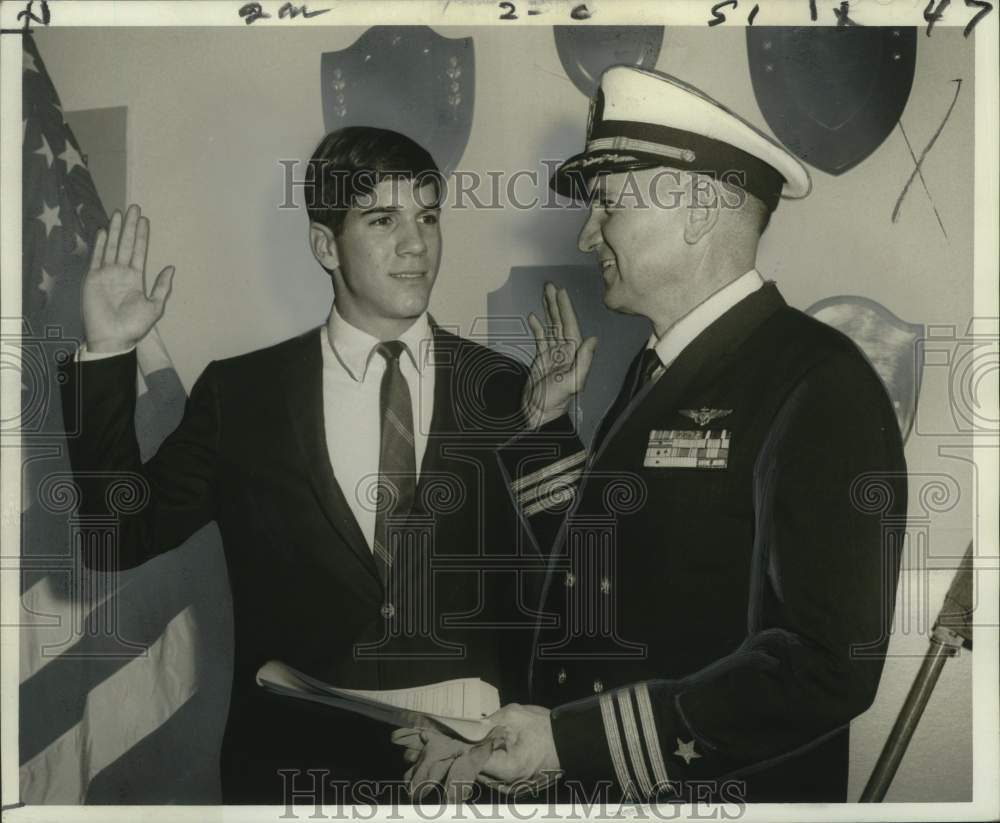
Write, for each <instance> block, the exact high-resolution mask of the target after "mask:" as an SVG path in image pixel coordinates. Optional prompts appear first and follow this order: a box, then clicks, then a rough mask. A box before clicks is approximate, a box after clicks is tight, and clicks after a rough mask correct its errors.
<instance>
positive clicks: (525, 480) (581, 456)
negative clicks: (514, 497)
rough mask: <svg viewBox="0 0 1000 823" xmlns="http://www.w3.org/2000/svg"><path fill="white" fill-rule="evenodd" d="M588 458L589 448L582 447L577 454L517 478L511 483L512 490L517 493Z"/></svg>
mask: <svg viewBox="0 0 1000 823" xmlns="http://www.w3.org/2000/svg"><path fill="white" fill-rule="evenodd" d="M586 459H587V450H586V449H580V451H578V452H576V453H575V454H571V455H570V456H569V457H564V458H563V459H562V460H557V461H556V462H555V463H550V464H549V465H548V466H544V467H543V468H541V469H539V470H538V471H533V472H532V473H531V474H526V475H525V476H524V477H522V478H520V479H519V480H515V481H513V482H512V483H511V484H510V490H511V491H512V492H514V493H515V494H517V493H518V492H520V491H522V490H524V489H526V488H527V487H528V486H533V485H535V483H540V482H541V481H542V480H545V479H546V478H547V477H551V476H552V475H554V474H560V473H562V472H564V471H566V470H567V469H572V468H573V467H574V466H578V465H579V464H580V463H583V461H584V460H586Z"/></svg>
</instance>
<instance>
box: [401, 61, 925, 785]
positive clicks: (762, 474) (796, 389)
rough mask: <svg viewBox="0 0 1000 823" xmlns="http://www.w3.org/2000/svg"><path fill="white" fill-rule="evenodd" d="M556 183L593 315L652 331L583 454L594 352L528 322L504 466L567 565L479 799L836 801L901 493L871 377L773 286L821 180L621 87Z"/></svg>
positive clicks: (568, 326)
mask: <svg viewBox="0 0 1000 823" xmlns="http://www.w3.org/2000/svg"><path fill="white" fill-rule="evenodd" d="M552 185H553V187H554V188H556V189H557V190H558V191H561V192H564V193H567V194H571V195H575V196H586V197H588V198H589V200H590V214H589V218H588V219H587V221H586V224H585V225H584V227H583V229H582V231H581V233H580V238H579V245H580V248H581V249H582V250H583V251H588V252H593V253H594V254H595V255H596V257H597V259H598V262H599V264H600V268H601V276H602V278H603V282H604V302H605V304H606V305H607V307H608V308H610V309H612V310H614V311H619V312H627V313H630V314H638V315H642V316H644V317H646V318H648V319H649V321H650V324H651V334H650V338H649V341H648V343H647V345H646V346H645V348H644V349H643V350H642V351H640V352H639V353H638V354H637V356H636V358H635V360H634V361H633V363H632V365H631V367H630V368H629V370H628V372H627V376H626V378H625V381H624V385H623V386H622V389H621V393H620V394H619V396H618V398H617V399H616V401H615V402H614V403H613V404H612V406H611V408H610V409H609V411H608V414H607V416H606V418H605V419H604V420H603V422H602V424H601V426H600V427H599V428H598V431H597V434H596V435H595V438H594V441H593V442H592V443H591V444H590V448H589V450H585V449H584V447H583V445H582V443H581V442H580V441H579V440H578V439H577V437H576V436H575V434H574V433H573V427H572V424H571V422H570V419H569V417H568V416H567V414H566V409H567V406H568V404H569V402H570V400H571V398H572V396H573V394H574V392H575V391H576V390H577V389H578V388H579V387H580V386H582V384H583V381H584V380H585V379H586V373H587V370H588V368H589V365H590V362H591V358H592V357H593V356H594V353H595V348H596V342H597V341H596V340H595V339H594V338H589V339H586V340H584V339H583V337H582V335H581V334H580V330H579V328H578V325H577V321H576V317H575V315H574V313H573V309H572V306H571V304H570V301H569V298H568V297H567V296H566V294H565V293H564V292H561V291H558V290H556V289H555V288H553V287H552V286H547V287H546V293H545V305H546V313H547V320H548V323H547V326H548V328H547V329H544V328H543V326H542V324H541V323H540V322H539V321H538V320H537V319H536V318H534V317H532V318H530V323H531V326H532V328H533V330H534V331H535V335H536V339H537V346H538V351H537V355H536V359H535V363H534V365H533V368H532V377H531V380H530V381H529V386H528V388H527V389H526V392H525V397H524V402H525V411H526V412H527V414H528V417H529V419H530V420H531V421H532V422H533V423H534V424H535V426H536V431H534V432H533V433H530V434H525V435H522V436H519V437H517V438H515V439H514V440H513V441H511V442H509V443H508V444H506V445H505V447H504V448H502V449H501V459H502V462H503V464H504V466H505V468H506V471H507V475H508V477H509V478H510V487H511V489H512V492H513V494H514V496H515V498H516V500H517V502H518V503H519V506H520V510H521V513H522V517H523V520H524V521H525V522H526V524H527V525H528V527H529V529H530V530H531V531H532V533H533V535H534V538H535V540H536V541H537V542H539V543H540V544H544V546H543V548H544V549H545V550H547V551H549V552H550V560H549V568H548V573H547V575H546V580H545V584H544V588H543V592H544V593H543V595H542V611H543V613H545V614H547V615H556V616H558V620H557V624H556V625H555V626H551V627H550V626H546V627H544V628H543V627H541V626H542V624H541V623H540V624H539V625H540V628H539V629H538V631H537V632H536V643H535V647H534V654H533V660H532V663H531V686H532V692H531V697H532V700H533V702H534V703H535V704H537V705H532V706H519V705H510V706H505V707H504V708H502V709H501V710H500V712H499V713H498V714H497V715H495V716H494V718H493V720H494V722H495V723H496V725H497V727H499V728H498V732H497V733H498V734H500V735H501V736H502V738H503V741H504V742H503V744H502V745H496V744H493V745H496V748H495V750H493V751H492V753H491V754H490V757H489V759H488V760H487V761H486V762H485V764H484V765H483V766H482V768H481V775H480V777H481V779H482V780H484V781H491V780H492V781H496V780H498V781H502V782H504V783H507V784H510V785H514V784H523V781H537V780H539V779H540V778H541V777H542V776H543V775H552V774H556V773H561V775H562V780H563V782H564V783H565V784H566V785H568V786H572V785H575V786H579V787H581V788H583V789H584V790H585V791H586V792H587V793H588V796H591V797H592V796H593V795H592V792H593V790H594V788H595V787H597V786H598V785H600V784H601V782H602V781H604V785H609V784H613V785H614V786H615V787H616V791H617V792H618V793H619V794H618V796H619V797H627V798H628V797H630V798H637V799H640V798H652V797H664V796H666V797H678V796H679V797H680V798H682V799H687V800H694V799H704V798H705V797H707V796H710V797H714V798H715V799H717V800H719V799H721V800H724V801H725V800H728V801H734V800H736V801H739V800H745V801H748V802H775V801H800V802H802V801H825V802H829V801H845V800H846V794H847V775H848V750H849V749H848V746H849V724H850V722H851V720H852V719H853V718H855V717H857V716H858V715H859V714H861V713H862V712H864V711H865V710H866V709H867V708H868V707H869V706H870V705H871V703H872V700H873V699H874V697H875V693H876V690H877V688H878V683H879V678H880V674H881V669H882V657H883V655H884V651H885V648H886V644H887V634H888V627H889V625H890V623H891V618H892V610H893V601H894V596H895V588H896V578H897V574H898V557H897V555H896V553H895V551H894V547H895V546H896V545H897V541H898V540H899V538H900V536H901V534H902V530H903V529H904V524H905V512H906V479H905V463H904V458H903V449H902V442H901V437H900V432H899V430H898V426H897V423H896V418H895V416H894V414H893V409H892V406H891V404H890V402H889V399H888V397H887V395H886V392H885V390H884V387H883V385H882V383H881V382H880V379H879V377H878V376H877V375H876V373H875V372H874V371H873V369H872V368H871V366H870V365H869V363H868V362H867V360H866V359H865V357H864V356H863V355H862V354H861V352H860V351H859V350H858V349H857V348H856V347H855V346H854V344H853V343H852V342H851V341H850V340H849V339H847V338H846V337H844V336H843V335H841V334H840V333H839V332H837V331H835V330H833V329H831V328H829V327H827V326H825V325H823V324H822V323H819V322H817V321H815V320H813V319H811V318H809V317H807V316H806V315H804V314H803V313H801V312H799V311H797V310H795V309H793V308H791V307H789V306H788V305H787V304H786V303H785V301H784V299H783V298H782V296H781V294H780V293H779V291H778V289H777V287H776V286H775V284H774V283H773V282H768V281H766V280H765V279H764V278H763V277H762V276H761V274H760V273H759V272H758V271H757V269H756V255H757V247H758V242H759V240H760V236H761V234H762V232H763V231H764V229H765V228H766V226H767V224H768V221H769V220H770V219H771V216H772V213H773V212H774V210H775V209H776V207H777V206H778V203H779V200H780V199H781V197H782V196H785V197H788V198H801V197H804V196H805V195H806V194H807V193H808V191H809V189H810V180H809V176H808V174H807V172H806V171H805V169H804V168H803V167H802V166H801V165H800V164H799V162H798V161H797V160H796V159H795V158H794V157H792V156H791V155H790V154H789V153H788V152H786V151H785V150H784V149H783V148H782V147H781V146H779V145H777V144H776V143H775V142H773V141H772V140H771V139H769V138H768V137H766V136H765V135H763V134H762V133H760V132H759V131H758V130H756V129H755V128H754V127H752V126H751V125H749V124H748V123H746V122H745V121H743V120H742V119H741V118H740V117H738V116H737V115H735V114H734V113H732V112H731V111H729V110H728V109H726V108H725V107H724V106H722V105H720V104H719V103H717V102H716V101H714V100H712V99H710V98H709V97H707V96H706V95H704V94H702V93H701V92H700V91H698V90H697V89H694V88H692V87H690V86H688V85H686V84H684V83H682V82H680V81H678V80H676V79H674V78H671V77H667V76H664V75H661V74H658V73H655V72H651V71H645V70H638V69H633V68H626V67H615V68H612V69H610V70H608V71H607V72H606V73H605V74H604V76H603V78H602V81H601V85H600V88H599V90H598V92H597V94H596V97H595V99H594V101H593V103H592V106H591V114H590V121H589V124H588V129H587V141H586V148H585V151H584V152H582V153H581V154H578V155H576V156H575V157H572V158H571V159H569V160H568V161H566V162H565V163H564V164H563V165H562V166H561V167H560V168H559V169H558V170H557V171H556V173H555V175H554V177H553V180H552ZM790 276H794V273H793V274H792V275H790ZM430 748H431V747H429V746H428V747H427V749H428V750H429V749H430ZM410 756H411V759H412V758H413V756H414V753H413V751H411V752H410ZM428 773H431V774H433V773H435V772H434V771H433V769H431V770H430V771H429V772H428V771H427V769H426V767H425V770H424V771H423V772H421V774H428ZM437 773H440V770H439V771H438V772H437ZM706 786H707V789H706V788H705V787H706ZM692 787H700V788H698V789H697V790H693V788H692Z"/></svg>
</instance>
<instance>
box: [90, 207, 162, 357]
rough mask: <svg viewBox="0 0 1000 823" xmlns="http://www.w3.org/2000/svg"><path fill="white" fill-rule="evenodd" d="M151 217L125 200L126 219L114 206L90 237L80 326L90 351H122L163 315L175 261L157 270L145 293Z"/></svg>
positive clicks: (144, 333)
mask: <svg viewBox="0 0 1000 823" xmlns="http://www.w3.org/2000/svg"><path fill="white" fill-rule="evenodd" d="M148 246H149V221H148V220H147V219H146V218H145V217H141V216H140V214H139V207H138V206H136V205H132V206H129V208H128V212H127V213H126V215H125V219H124V220H122V215H121V212H118V211H116V212H115V213H114V215H113V216H112V218H111V224H110V225H109V226H108V229H107V231H105V230H104V229H101V230H100V231H99V232H98V233H97V240H96V241H95V243H94V254H93V256H92V257H91V261H90V270H89V271H88V272H87V275H86V277H84V280H83V296H82V303H83V329H84V334H85V335H86V337H87V348H88V349H89V350H90V351H92V352H113V351H125V350H126V349H130V348H132V346H134V345H136V343H138V342H139V341H140V340H142V338H143V337H145V336H146V335H147V334H148V333H149V330H150V329H152V328H153V326H154V325H155V324H156V321H157V320H159V319H160V317H161V316H162V315H163V307H164V304H165V303H166V301H167V296H168V295H169V294H170V287H171V285H172V283H173V279H174V267H173V266H167V267H166V268H165V269H164V270H163V271H161V272H160V273H159V274H158V275H157V277H156V281H155V282H154V283H153V289H152V291H151V292H150V293H149V295H148V296H147V294H146V287H145V271H146V249H147V248H148Z"/></svg>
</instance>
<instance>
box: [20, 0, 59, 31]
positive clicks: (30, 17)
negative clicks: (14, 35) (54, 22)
mask: <svg viewBox="0 0 1000 823" xmlns="http://www.w3.org/2000/svg"><path fill="white" fill-rule="evenodd" d="M34 2H35V0H28V5H27V6H25V8H24V10H23V11H19V12H18V13H17V19H18V20H22V19H23V20H24V31H25V32H29V31H31V24H32V23H33V22H34V23H41V24H42V25H43V26H47V25H48V24H49V21H50V20H51V19H52V14H51V12H50V11H49V4H48V0H42V16H41V17H38V16H37V15H36V14H35V13H34V11H32V6H33V5H34Z"/></svg>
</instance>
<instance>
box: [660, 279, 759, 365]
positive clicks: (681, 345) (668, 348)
mask: <svg viewBox="0 0 1000 823" xmlns="http://www.w3.org/2000/svg"><path fill="white" fill-rule="evenodd" d="M763 285H764V278H763V277H761V276H760V274H759V273H758V271H757V270H756V269H750V271H748V272H747V273H746V274H744V275H742V276H740V277H737V278H736V279H735V280H733V281H732V282H731V283H728V284H726V285H725V286H723V287H722V288H721V289H719V290H718V291H717V292H715V294H713V295H711V296H710V297H708V298H707V299H705V300H703V301H702V302H701V303H699V304H698V305H697V306H695V307H694V308H693V309H691V311H689V312H688V313H687V314H685V315H684V316H683V317H682V318H681V319H680V320H678V321H677V322H676V323H674V325H672V326H671V327H670V328H669V329H667V330H666V332H664V334H663V336H662V337H660V338H659V339H657V337H656V335H655V334H651V335H650V336H649V342H647V343H646V348H647V349H652V348H655V349H656V355H657V357H659V358H660V362H661V363H662V364H663V366H664V368H665V367H667V366H669V365H670V364H671V363H673V362H674V360H676V359H677V356H678V355H679V354H680V353H681V352H682V351H684V349H686V348H687V346H688V344H689V343H691V341H693V340H694V339H695V338H696V337H697V336H698V335H699V334H701V333H702V332H703V331H705V329H707V328H708V327H709V326H710V325H712V323H714V322H715V321H716V320H718V319H719V318H720V317H722V315H724V314H725V313H726V312H727V311H729V310H730V309H731V308H732V307H733V306H735V305H736V304H737V303H739V302H740V301H741V300H742V299H743V298H745V297H748V296H749V295H751V294H753V293H754V292H755V291H757V289H759V288H760V287H761V286H763Z"/></svg>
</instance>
